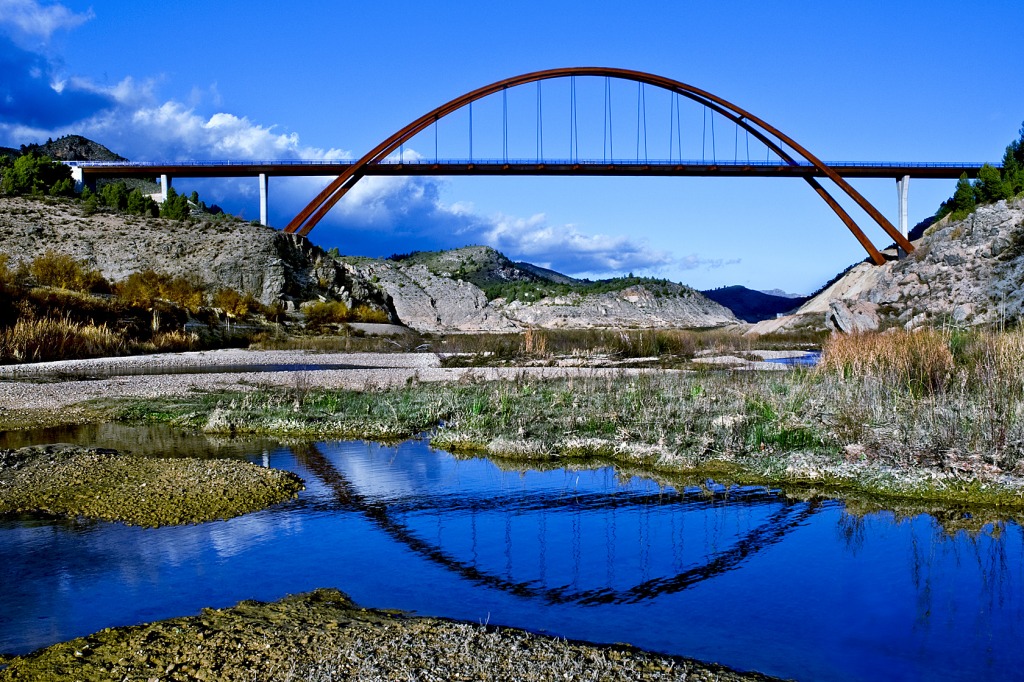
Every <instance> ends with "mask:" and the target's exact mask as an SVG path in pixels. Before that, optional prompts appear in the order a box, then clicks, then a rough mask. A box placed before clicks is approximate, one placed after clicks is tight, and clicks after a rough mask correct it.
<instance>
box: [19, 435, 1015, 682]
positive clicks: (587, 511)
mask: <svg viewBox="0 0 1024 682" xmlns="http://www.w3.org/2000/svg"><path fill="white" fill-rule="evenodd" d="M26 441H35V442H56V441H64V442H79V443H83V444H90V445H97V446H102V447H118V448H122V449H129V450H133V451H135V452H139V453H140V454H165V455H166V454H178V455H190V456H222V457H223V456H232V457H244V458H246V459H248V460H250V461H252V462H255V463H257V464H260V465H266V466H273V467H278V468H282V469H288V470H291V471H294V472H296V473H297V474H299V475H300V476H301V477H302V478H303V479H304V480H305V481H306V486H307V488H306V490H305V491H304V492H303V493H302V494H301V495H300V496H299V498H298V499H297V500H294V501H291V502H287V503H284V504H281V505H278V506H276V507H273V508H271V509H267V510H265V511H262V512H258V513H255V514H250V515H248V516H244V517H240V518H237V519H232V520H230V521H219V522H214V523H206V524H199V525H194V526H186V527H169V528H160V529H143V528H133V527H129V526H125V525H123V524H119V523H106V522H98V521H84V520H51V519H39V518H29V517H15V518H12V517H10V516H8V517H3V518H0V552H2V557H3V560H2V561H0V584H2V585H3V586H4V589H3V591H2V593H0V651H2V652H4V653H25V652H28V651H31V650H33V649H35V648H37V647H40V646H44V645H47V644H51V643H54V642H58V641H62V640H66V639H69V638H72V637H75V636H79V635H84V634H87V633H90V632H94V631H96V630H99V629H102V628H104V627H110V626H116V625H127V624H133V623H140V622H146V621H151V620H156V619H161V618H167V617H172V616H181V615H190V614H195V613H197V612H198V611H199V610H200V609H201V608H202V607H205V606H210V607H225V606H230V605H233V604H235V603H236V602H238V601H239V600H242V599H259V600H274V599H278V598H280V597H283V596H285V595H287V594H290V593H296V592H303V591H308V590H311V589H314V588H317V587H337V588H339V589H341V590H343V591H345V592H347V593H348V594H349V595H351V596H352V598H353V599H354V600H355V601H356V602H357V603H359V604H361V605H364V606H370V607H376V608H393V609H402V610H406V611H411V612H414V613H418V614H423V615H431V616H445V617H450V618H456V619H462V620H469V621H473V622H484V623H491V624H500V625H509V626H515V627H521V628H526V629H529V630H532V631H535V632H543V633H549V634H556V635H559V636H563V637H568V638H572V639H583V640H588V641H592V642H605V643H609V642H628V643H630V644H633V645H636V646H639V647H642V648H645V649H651V650H655V651H659V652H665V653H670V654H678V655H683V656H689V657H694V658H699V659H703V660H707V661H717V662H720V663H724V664H727V665H730V666H733V667H736V668H740V669H744V670H759V671H761V672H766V673H770V674H774V675H780V676H784V677H791V678H795V679H806V680H812V679H814V680H818V679H832V680H876V679H889V680H920V679H950V680H953V679H963V680H977V679H1009V678H1013V677H1014V676H1021V675H1024V672H1021V671H1024V648H1022V647H1021V646H1020V643H1021V642H1022V641H1024V545H1022V532H1021V528H1020V527H1019V526H1017V525H1015V524H1012V523H1006V524H1001V525H999V526H998V527H995V528H990V529H988V532H983V533H980V534H974V535H968V534H966V533H963V532H960V533H956V534H950V533H948V532H946V531H945V530H943V528H942V527H941V526H940V525H939V524H938V523H937V522H936V521H935V520H934V519H932V518H931V517H929V516H924V515H922V516H918V517H915V518H912V519H896V518H895V517H894V516H893V515H891V514H886V513H880V514H871V515H867V516H863V517H858V516H854V515H852V514H849V513H847V511H846V510H845V508H844V505H843V504H842V503H840V502H825V503H810V502H798V501H793V500H789V499H787V498H786V497H784V496H783V495H782V494H780V493H779V492H778V491H772V490H766V489H756V488H750V489H732V490H725V489H722V488H721V486H716V485H715V484H713V483H712V484H710V486H709V487H710V488H711V489H714V490H717V494H715V495H713V496H708V495H707V494H706V488H705V489H704V490H701V489H698V488H696V487H693V488H687V487H683V488H682V489H681V490H676V489H674V488H671V487H663V486H659V485H658V484H657V483H655V482H654V481H651V480H649V479H645V478H638V477H621V476H619V475H617V474H616V472H615V471H613V470H612V469H610V468H600V469H594V470H569V469H556V470H552V471H545V472H539V471H525V472H519V471H507V470H503V469H502V468H500V467H499V466H497V465H496V464H495V463H493V462H491V461H488V460H484V459H469V460H467V459H459V458H456V457H453V456H452V455H450V454H448V453H445V452H441V451H436V450H431V449H430V448H429V447H428V446H427V445H426V443H425V442H423V441H418V440H413V441H409V442H406V443H402V444H400V445H397V446H382V445H378V444H373V443H363V442H327V443H311V444H306V445H302V446H291V447H284V446H280V445H278V444H277V443H275V442H273V441H256V440H253V441H237V440H236V441H223V442H215V441H210V440H208V439H206V438H205V437H202V436H191V435H188V434H183V433H180V432H176V431H173V430H170V429H165V428H136V427H124V426H117V425H104V426H99V427H97V426H92V427H84V428H80V429H71V430H57V431H48V432H39V433H35V434H28V435H25V434H21V435H18V434H7V435H0V447H10V446H17V445H21V444H23V443H24V442H26Z"/></svg>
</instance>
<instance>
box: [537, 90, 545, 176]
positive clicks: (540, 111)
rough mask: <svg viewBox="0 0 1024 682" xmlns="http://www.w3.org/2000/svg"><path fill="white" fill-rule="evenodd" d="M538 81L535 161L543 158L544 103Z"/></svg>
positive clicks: (538, 161)
mask: <svg viewBox="0 0 1024 682" xmlns="http://www.w3.org/2000/svg"><path fill="white" fill-rule="evenodd" d="M540 83H541V82H540V81H537V163H540V160H541V159H542V158H544V105H543V98H542V93H541V90H540Z"/></svg>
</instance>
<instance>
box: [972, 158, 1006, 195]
mask: <svg viewBox="0 0 1024 682" xmlns="http://www.w3.org/2000/svg"><path fill="white" fill-rule="evenodd" d="M974 194H975V198H976V199H977V201H978V203H979V204H990V203H992V202H995V201H999V200H1001V199H1009V198H1010V197H1011V196H1013V193H1012V192H1011V191H1010V188H1009V187H1008V186H1007V183H1006V182H1004V180H1003V176H1002V174H1001V173H1000V172H999V169H998V168H996V167H995V166H990V165H988V164H987V163H986V164H985V165H983V166H982V167H981V170H979V171H978V180H977V182H976V183H975V185H974Z"/></svg>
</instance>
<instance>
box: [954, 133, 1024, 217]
mask: <svg viewBox="0 0 1024 682" xmlns="http://www.w3.org/2000/svg"><path fill="white" fill-rule="evenodd" d="M1021 193H1024V125H1021V129H1020V138H1019V139H1017V140H1014V141H1013V142H1011V143H1010V144H1009V145H1007V147H1006V151H1005V152H1004V154H1003V163H1002V166H1001V167H1000V168H996V167H994V166H990V165H989V164H987V163H986V164H985V165H983V166H982V167H981V170H979V171H978V177H977V179H976V180H975V181H974V182H973V183H972V182H971V181H970V180H968V178H967V174H966V173H965V174H963V175H961V176H960V179H959V180H958V181H957V183H956V190H955V191H954V193H953V196H952V197H950V198H949V199H946V200H945V201H944V202H942V205H941V206H939V210H938V211H936V213H935V218H936V219H940V218H943V217H945V216H947V215H948V216H950V217H951V218H952V219H953V220H963V219H964V218H966V217H967V216H968V215H970V214H971V213H973V212H974V209H975V208H976V207H977V206H978V205H983V204H991V203H994V202H996V201H1000V200H1002V199H1010V198H1012V197H1015V196H1017V195H1019V194H1021Z"/></svg>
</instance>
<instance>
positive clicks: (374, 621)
mask: <svg viewBox="0 0 1024 682" xmlns="http://www.w3.org/2000/svg"><path fill="white" fill-rule="evenodd" d="M2 663H6V664H7V666H8V667H7V668H6V669H0V681H11V682H14V681H16V680H34V681H41V680H65V679H75V680H81V681H82V682H90V681H93V680H97V681H98V680H123V679H124V680H127V679H131V680H220V681H222V682H233V681H236V680H237V681H239V682H241V681H242V680H245V681H249V680H253V679H258V680H265V681H268V682H276V681H279V680H280V681H282V682H283V681H286V680H310V681H320V680H323V681H325V682H326V681H327V680H339V679H359V680H482V679H504V680H565V679H573V680H609V679H643V680H691V681H707V682H711V681H712V680H715V681H719V682H740V681H743V680H771V679H776V678H771V677H768V676H765V675H761V674H759V673H744V672H739V671H735V670H732V669H730V668H726V667H724V666H719V665H715V664H710V663H702V662H699V661H694V660H690V659H686V658H681V657H674V656H663V655H659V654H654V653H649V652H645V651H641V650H639V649H635V648H633V647H630V646H627V645H612V646H599V645H591V644H586V643H582V642H574V641H568V640H565V639H561V638H558V637H549V636H542V635H535V634H531V633H529V632H525V631H522V630H516V629H511V628H498V627H491V626H487V625H483V624H473V623H460V622H453V621H448V620H443V619H437V618H422V617H410V616H406V615H402V614H397V613H392V612H385V611H377V610H372V609H363V608H360V607H358V606H357V605H355V604H354V603H352V602H351V601H350V600H349V599H348V597H346V596H345V595H344V594H343V593H342V592H339V591H338V590H334V589H320V590H316V591H314V592H310V593H308V594H301V595H294V596H291V597H287V598H285V599H282V600H280V601H277V602H273V603H261V602H255V601H243V602H241V603H239V604H238V605H237V606H235V607H232V608H229V609H204V610H203V611H202V613H200V614H199V615H198V616H191V617H184V618H173V619H170V620H164V621H159V622H156V623H150V624H146V625H136V626H130V627H122V628H108V629H105V630H103V631H101V632H97V633H95V634H92V635H89V636H87V637H79V638H77V639H73V640H71V641H69V642H63V643H60V644H55V645H53V646H50V647H47V648H45V649H41V650H39V651H36V652H34V653H32V654H29V655H27V656H20V657H13V658H10V659H8V660H6V661H3V659H0V664H2Z"/></svg>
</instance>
